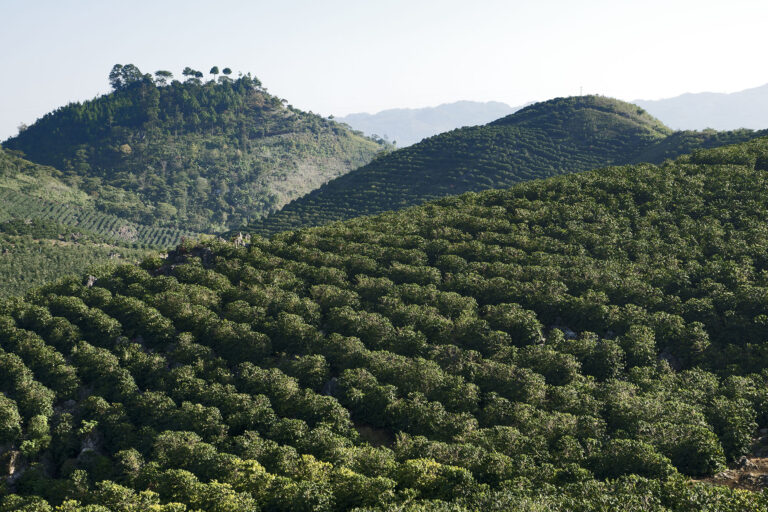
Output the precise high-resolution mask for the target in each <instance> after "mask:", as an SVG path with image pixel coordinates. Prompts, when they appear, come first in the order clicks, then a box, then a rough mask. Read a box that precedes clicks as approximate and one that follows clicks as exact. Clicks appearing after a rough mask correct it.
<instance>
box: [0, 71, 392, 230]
mask: <svg viewBox="0 0 768 512" xmlns="http://www.w3.org/2000/svg"><path fill="white" fill-rule="evenodd" d="M211 71H216V73H218V68H214V69H212V70H211ZM224 71H227V72H230V70H229V69H225V70H224ZM185 76H186V77H187V79H186V81H185V82H183V83H182V82H180V81H177V80H173V81H171V82H170V83H168V82H169V80H170V79H171V76H170V73H169V72H167V71H159V72H157V73H156V75H155V77H152V76H151V75H148V74H142V73H141V71H139V70H138V69H137V68H136V67H135V66H132V65H127V66H119V65H117V66H115V68H114V69H113V70H112V73H111V74H110V78H111V81H112V85H113V88H114V91H113V92H112V93H110V94H107V95H104V96H101V97H98V98H96V99H94V100H91V101H86V102H84V103H73V104H70V105H67V106H65V107H62V108H59V109H57V110H56V111H54V112H51V113H50V114H47V115H46V116H44V117H43V118H42V119H40V120H38V121H37V122H36V123H35V124H33V125H31V126H29V127H28V128H26V129H25V130H23V131H22V132H20V133H19V134H18V135H17V136H16V137H13V138H11V139H9V140H7V141H5V142H4V143H3V145H4V146H5V147H6V148H11V149H17V150H21V151H23V152H24V153H25V155H26V157H27V158H28V159H30V160H32V161H34V162H37V163H42V164H46V165H51V166H53V167H56V168H58V169H60V170H62V171H63V172H64V173H65V176H66V180H67V181H68V183H69V184H71V185H73V186H76V187H78V188H79V189H81V190H82V191H84V192H86V193H88V194H89V195H91V196H93V197H94V198H95V205H96V207H97V208H98V209H99V210H100V211H102V212H104V213H110V214H115V215H118V216H120V217H122V218H125V219H127V220H131V221H134V222H141V223H144V224H149V225H162V226H172V227H181V228H183V229H187V230H194V231H207V232H212V231H221V230H224V229H226V228H227V227H230V226H239V225H241V224H242V223H244V222H248V221H249V220H253V219H256V218H259V217H260V216H263V215H266V214H267V213H269V212H271V211H274V210H276V209H278V208H280V207H281V206H283V205H284V204H285V203H286V202H288V201H290V200H291V199H294V198H297V197H299V196H301V195H304V194H306V193H307V192H309V191H310V190H313V189H314V188H317V187H318V186H320V185H321V184H322V183H324V182H326V181H328V180H329V179H331V178H335V177H337V176H339V175H342V174H344V173H346V172H348V171H349V170H351V169H354V168H356V167H359V166H361V165H363V164H365V163H367V162H369V161H370V160H371V159H372V158H373V156H374V155H375V154H376V153H377V152H378V151H380V150H382V149H383V148H385V147H386V146H385V145H384V144H383V143H380V142H375V141H373V140H371V139H368V138H365V137H363V136H362V135H360V134H358V133H355V132H352V131H351V130H350V129H349V128H348V127H346V126H344V125H341V124H338V123H336V122H334V121H331V120H328V119H324V118H322V117H320V116H318V115H315V114H312V113H306V112H302V111H300V110H297V109H295V108H293V107H292V106H290V105H285V104H284V103H285V100H281V99H280V98H278V97H276V96H273V95H271V94H269V93H267V91H266V89H264V88H263V87H262V86H261V83H260V82H259V80H258V79H256V78H253V77H251V76H250V75H245V76H241V77H239V78H236V79H230V78H229V76H228V75H227V74H225V75H222V76H221V77H219V78H218V80H210V81H207V82H204V81H203V80H202V79H201V77H202V73H201V72H196V71H195V70H191V69H187V70H185ZM212 76H213V77H214V78H216V74H214V75H212Z"/></svg>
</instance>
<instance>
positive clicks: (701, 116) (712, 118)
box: [633, 84, 768, 130]
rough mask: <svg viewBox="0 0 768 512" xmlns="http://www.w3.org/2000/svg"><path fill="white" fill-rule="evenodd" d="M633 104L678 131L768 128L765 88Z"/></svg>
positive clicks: (690, 95)
mask: <svg viewBox="0 0 768 512" xmlns="http://www.w3.org/2000/svg"><path fill="white" fill-rule="evenodd" d="M633 103H635V104H637V105H640V106H642V107H643V108H645V109H646V110H648V111H649V112H651V113H652V114H653V115H655V116H656V117H658V118H659V119H662V120H663V121H664V122H665V123H666V124H667V125H669V126H671V127H673V128H676V129H681V130H686V129H687V130H703V129H705V128H712V129H716V130H735V129H738V128H751V129H765V128H768V84H765V85H761V86H757V87H752V88H749V89H744V90H742V91H737V92H732V93H716V92H701V93H684V94H681V95H679V96H675V97H672V98H663V99H659V100H642V99H638V100H634V101H633Z"/></svg>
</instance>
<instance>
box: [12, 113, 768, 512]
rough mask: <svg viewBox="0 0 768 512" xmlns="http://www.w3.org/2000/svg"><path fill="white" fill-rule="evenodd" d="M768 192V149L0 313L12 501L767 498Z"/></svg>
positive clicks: (219, 256) (385, 507) (464, 509)
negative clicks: (733, 474) (760, 456)
mask: <svg viewBox="0 0 768 512" xmlns="http://www.w3.org/2000/svg"><path fill="white" fill-rule="evenodd" d="M528 113H529V114H531V115H532V117H535V111H529V112H528ZM587 118H588V119H593V120H594V119H596V117H594V116H592V115H590V116H588V117H587ZM631 119H632V120H633V123H634V124H635V126H636V127H637V128H638V129H639V128H640V127H641V126H643V125H644V126H645V127H646V128H647V129H648V130H650V133H654V132H656V131H657V130H658V125H657V124H654V123H653V121H652V118H649V117H648V116H644V115H639V114H637V113H636V114H635V116H634V117H632V118H631ZM766 186H768V139H765V138H763V139H759V140H757V141H753V142H750V143H745V144H741V145H738V146H731V147H726V148H718V149H716V150H708V151H697V152H695V153H694V154H692V155H689V156H684V157H681V158H680V159H678V160H677V161H674V162H667V163H665V164H664V165H662V166H658V167H657V166H654V165H651V164H638V165H633V166H623V167H612V168H605V169H601V170H597V171H592V172H584V173H575V174H569V175H565V176H558V177H556V178H552V179H548V180H538V181H533V182H528V183H523V184H519V185H517V186H515V187H513V188H511V189H508V190H495V191H485V192H481V193H469V194H465V195H462V196H454V197H448V198H443V199H441V200H439V201H436V202H434V203H431V204H427V205H422V206H419V207H414V208H410V209H408V210H405V211H401V212H395V213H387V214H384V215H381V216H377V217H366V218H360V219H354V220H350V221H346V222H343V223H336V224H332V225H329V226H325V227H322V228H315V229H307V230H301V231H298V232H293V233H284V234H281V235H277V236H276V237H274V238H273V239H271V240H266V239H263V238H259V239H254V240H253V243H252V244H250V245H249V246H243V245H242V244H232V243H227V242H224V241H217V240H211V241H208V242H206V243H185V244H183V245H181V246H179V247H178V248H177V249H176V250H175V251H173V252H171V253H170V254H168V257H167V258H150V259H148V260H146V261H145V262H143V264H142V265H141V267H138V266H132V265H123V266H119V267H116V268H109V269H107V268H104V269H101V270H100V271H98V272H96V273H95V274H93V275H90V276H82V277H81V278H72V279H66V280H62V281H60V282H57V283H52V284H50V285H47V286H45V287H43V288H41V289H38V290H36V291H34V292H32V293H31V294H29V295H28V297H27V298H26V299H25V300H18V299H16V300H3V301H0V367H1V368H2V369H3V371H2V372H1V373H0V420H1V421H0V442H1V443H2V444H0V447H2V448H0V450H1V451H0V456H1V457H2V459H0V462H2V465H0V478H2V479H3V487H2V489H3V493H2V495H0V508H2V510H3V511H8V512H16V511H18V512H28V511H40V512H54V511H55V512H107V511H124V512H139V511H144V510H151V511H154V512H184V511H188V512H191V511H197V510H202V511H212V512H241V511H247V512H258V511H261V510H269V511H276V512H294V511H297V510H298V511H313V512H345V511H349V510H357V511H368V512H394V511H399V510H408V511H413V512H416V511H437V512H449V511H450V512H469V511H478V510H482V511H487V512H501V511H510V510H527V511H544V510H547V511H553V512H554V511H562V512H565V511H568V512H572V511H582V512H587V511H593V510H622V511H637V512H640V511H643V512H672V511H680V512H694V511H699V510H704V509H708V510H717V511H740V512H741V511H749V512H759V511H762V510H766V508H767V507H768V494H767V493H765V492H751V491H747V490H744V489H755V487H753V485H757V484H753V483H751V482H756V481H757V478H759V477H760V476H761V473H759V471H760V469H759V467H758V466H757V465H756V464H755V463H754V462H752V460H749V459H742V457H744V456H750V457H754V454H756V453H762V451H764V450H765V449H766V448H768V446H766V440H765V438H764V437H762V438H758V437H756V433H757V432H758V431H759V429H760V428H761V427H764V426H766V425H768V400H766V395H765V389H766V386H768V374H767V373H766V371H765V368H766V367H768V351H766V350H765V343H766V341H765V340H766V339H768V317H766V315H765V306H766V297H768V279H767V278H766V276H767V275H768V256H767V255H768V230H766V228H765V225H766V219H768V195H766V194H765V193H764V190H765V187H766ZM737 460H742V461H746V462H743V463H742V464H741V466H742V467H749V468H752V469H751V472H750V473H747V471H746V470H744V472H743V473H742V474H743V475H744V476H745V478H744V479H743V481H742V480H738V481H734V482H733V486H734V487H736V488H729V487H727V486H725V485H713V484H718V483H722V480H721V479H722V478H724V477H723V476H722V475H727V474H729V473H730V472H723V470H724V469H725V468H726V464H728V463H733V462H735V461H737ZM750 464H751V465H750ZM733 471H735V470H733ZM754 475H757V476H754ZM747 477H751V479H750V478H747ZM756 489H757V490H759V487H757V488H756ZM54 507H56V508H54Z"/></svg>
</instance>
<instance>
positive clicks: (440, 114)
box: [337, 101, 521, 147]
mask: <svg viewBox="0 0 768 512" xmlns="http://www.w3.org/2000/svg"><path fill="white" fill-rule="evenodd" d="M520 108H521V107H511V106H509V105H507V104H506V103H501V102H498V101H488V102H485V103H483V102H479V101H457V102H455V103H444V104H442V105H438V106H437V107H425V108H393V109H390V110H382V111H381V112H379V113H378V114H366V113H360V114H350V115H348V116H344V117H339V118H337V121H341V122H343V123H347V124H348V125H349V126H351V127H352V128H354V129H355V130H360V131H361V132H363V133H365V134H366V135H369V136H370V135H378V136H380V137H384V138H386V139H388V140H390V141H394V142H397V146H398V147H405V146H410V145H412V144H415V143H417V142H419V141H420V140H422V139H425V138H427V137H431V136H432V135H437V134H438V133H442V132H447V131H449V130H453V129H455V128H461V127H462V126H475V125H480V124H486V123H490V122H491V121H494V120H496V119H499V118H500V117H504V116H507V115H509V114H512V113H513V112H516V111H517V110H519V109H520Z"/></svg>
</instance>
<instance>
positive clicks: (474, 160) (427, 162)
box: [248, 96, 768, 235]
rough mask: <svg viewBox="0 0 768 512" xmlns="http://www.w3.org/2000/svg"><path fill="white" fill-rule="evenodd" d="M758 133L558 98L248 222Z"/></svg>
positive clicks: (257, 228)
mask: <svg viewBox="0 0 768 512" xmlns="http://www.w3.org/2000/svg"><path fill="white" fill-rule="evenodd" d="M766 133H768V132H766ZM758 135H759V134H758V133H752V132H749V131H739V132H735V133H718V132H711V131H710V132H702V133H696V132H682V133H675V132H672V130H670V129H669V128H667V127H666V126H664V125H663V124H662V123H661V122H660V121H659V120H657V119H655V118H653V117H651V116H650V115H648V114H647V113H646V112H644V111H643V110H642V109H640V108H639V107H637V106H635V105H631V104H629V103H624V102H620V101H618V100H613V99H610V98H604V97H599V96H584V97H574V98H559V99H555V100H550V101H546V102H543V103H537V104H535V105H531V106H529V107H526V108H524V109H522V110H520V111H518V112H516V113H514V114H512V115H510V116H507V117H505V118H502V119H499V120H497V121H494V122H493V123H490V124H487V125H485V126H479V127H471V128H462V129H459V130H454V131H451V132H448V133H444V134H441V135H437V136H435V137H432V138H429V139H427V140H424V141H422V142H421V143H419V144H416V145H414V146H411V147H408V148H405V149H402V150H399V151H395V152H392V153H389V154H386V155H384V156H382V157H380V158H377V159H376V160H374V161H373V162H371V163H370V164H368V165H366V166H364V167H362V168H360V169H357V170H355V171H353V172H351V173H349V174H346V175H344V176H342V177H340V178H337V179H335V180H333V181H331V182H329V183H327V184H326V185H324V186H323V187H321V188H319V189H318V190H315V191H313V192H311V193H309V194H307V195H306V196H304V197H302V198H300V199H297V200H295V201H293V202H291V203H289V204H288V205H286V206H285V207H284V208H283V209H282V210H280V211H279V212H277V213H274V214H272V215H270V216H269V217H267V218H266V219H265V220H263V221H258V222H255V223H252V224H251V225H250V226H249V228H248V229H249V230H250V231H252V232H256V233H260V234H265V235H267V234H272V233H275V232H279V231H284V230H289V229H296V228H298V227H304V226H316V225H322V224H325V223H328V222H332V221H335V220H343V219H349V218H352V217H357V216H359V215H371V214H376V213H381V212H383V211H387V210H393V209H399V208H404V207H407V206H411V205H415V204H420V203H423V202H425V201H429V200H432V199H436V198H439V197H443V196H446V195H452V194H459V193H463V192H468V191H481V190H487V189H493V188H505V187H509V186H511V185H513V184H514V183H517V182H520V181H526V180H531V179H538V178H546V177H549V176H554V175H558V174H563V173H570V172H579V171H585V170H588V169H594V168H596V167H600V166H605V165H609V164H624V163H632V162H641V161H650V162H656V163H658V162H661V161H663V160H664V159H665V158H673V157H675V156H678V155H681V154H683V153H686V152H689V151H691V150H693V149H696V148H706V147H713V146H717V145H722V144H726V143H734V142H740V141H744V140H749V139H750V138H753V137H756V136H758Z"/></svg>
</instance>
